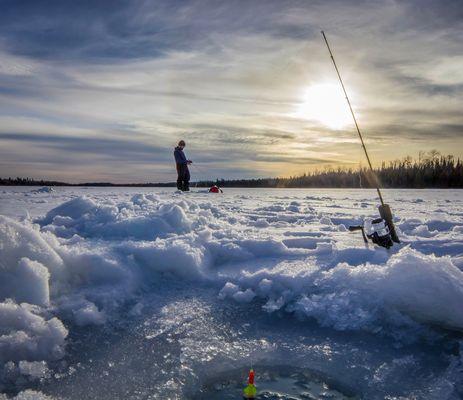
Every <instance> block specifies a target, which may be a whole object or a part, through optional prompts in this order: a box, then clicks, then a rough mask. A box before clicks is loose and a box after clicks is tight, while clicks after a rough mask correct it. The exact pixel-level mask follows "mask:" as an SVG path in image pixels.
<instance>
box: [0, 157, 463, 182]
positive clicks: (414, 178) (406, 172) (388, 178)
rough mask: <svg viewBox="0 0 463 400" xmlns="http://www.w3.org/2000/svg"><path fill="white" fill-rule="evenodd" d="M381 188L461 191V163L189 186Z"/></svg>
mask: <svg viewBox="0 0 463 400" xmlns="http://www.w3.org/2000/svg"><path fill="white" fill-rule="evenodd" d="M376 179H377V180H378V181H379V183H380V185H381V187H385V188H463V163H462V161H461V160H460V159H459V158H458V159H456V158H455V157H454V156H451V155H441V154H440V153H439V152H437V151H436V150H432V151H430V152H427V153H425V152H420V155H419V158H418V159H413V158H412V157H405V158H404V159H402V160H396V161H391V162H388V163H383V164H382V165H381V167H378V168H376V169H375V171H374V174H372V173H371V172H370V171H369V170H368V169H367V168H360V169H349V168H341V167H339V168H325V169H324V170H319V171H313V172H310V173H306V174H303V175H300V176H292V177H289V178H259V179H235V180H226V179H218V180H216V181H202V182H197V183H193V184H192V186H197V187H209V186H211V185H213V184H216V185H217V186H219V187H261V188H264V187H266V188H372V187H374V186H375V180H376ZM0 185H20V186H131V187H171V186H175V182H168V183H133V184H112V183H106V182H93V183H80V184H68V183H64V182H56V181H47V180H40V181H37V180H33V179H30V178H15V179H13V178H7V179H2V178H0Z"/></svg>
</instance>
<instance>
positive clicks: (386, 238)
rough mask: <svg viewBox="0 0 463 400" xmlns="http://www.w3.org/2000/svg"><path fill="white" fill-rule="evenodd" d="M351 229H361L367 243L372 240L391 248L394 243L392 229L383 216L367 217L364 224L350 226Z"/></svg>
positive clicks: (352, 230) (353, 230)
mask: <svg viewBox="0 0 463 400" xmlns="http://www.w3.org/2000/svg"><path fill="white" fill-rule="evenodd" d="M349 231H351V232H355V231H361V232H362V236H363V240H364V242H365V243H368V240H371V241H372V242H373V243H374V244H376V245H378V246H381V247H385V248H386V249H389V248H390V247H392V245H393V244H394V241H393V239H392V235H391V231H390V230H389V227H388V225H387V223H386V221H385V220H384V219H382V218H376V219H374V220H369V219H367V220H365V222H364V223H363V225H354V226H349Z"/></svg>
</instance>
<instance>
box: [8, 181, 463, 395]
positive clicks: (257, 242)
mask: <svg viewBox="0 0 463 400" xmlns="http://www.w3.org/2000/svg"><path fill="white" fill-rule="evenodd" d="M462 194H463V191H461V190H420V191H413V190H386V191H385V193H384V197H385V198H386V199H387V201H388V202H389V204H390V205H391V208H392V209H393V211H394V213H395V218H396V226H397V228H398V232H399V235H400V237H401V239H402V241H403V243H402V244H401V245H398V246H394V248H392V249H390V250H385V249H383V248H376V247H374V246H372V245H369V246H366V245H365V244H364V243H363V240H362V237H361V235H360V234H356V233H349V232H347V229H346V228H347V226H348V225H349V224H358V223H359V222H360V221H361V220H363V218H371V217H375V216H376V208H375V204H376V199H375V193H374V191H372V190H334V189H333V190H327V189H324V190H315V189H313V190H312V189H311V190H302V189H295V190H283V189H272V190H270V189H269V190H258V189H227V190H225V193H224V194H209V193H205V191H202V190H199V189H198V190H196V191H195V190H193V191H192V192H190V193H177V192H174V191H173V190H171V189H148V188H130V189H128V188H55V190H53V191H43V190H39V191H37V190H36V189H34V188H30V187H11V188H8V187H3V188H0V202H1V203H0V391H3V392H4V393H5V394H6V395H8V396H17V398H18V399H19V398H21V399H22V398H24V399H26V398H27V399H29V398H31V399H32V398H44V399H46V398H50V397H52V398H63V399H85V398H88V399H91V398H98V399H114V398H138V399H147V398H152V399H158V398H162V399H184V398H185V399H186V398H200V397H197V396H198V393H199V392H200V391H201V390H202V389H201V388H202V387H203V386H204V385H205V384H206V383H207V382H211V381H212V382H214V380H215V379H219V377H222V378H221V379H223V376H226V375H227V373H230V374H233V373H235V372H236V371H240V370H242V371H243V373H244V374H245V373H246V369H248V368H249V366H250V365H254V366H256V380H257V383H258V382H259V368H258V366H259V365H261V366H262V370H266V371H267V370H268V371H276V370H278V369H281V368H282V366H285V365H286V366H287V367H288V368H289V367H291V368H299V369H300V371H312V372H316V373H317V374H322V375H323V376H324V377H326V379H327V382H328V381H329V382H335V384H336V385H339V386H340V387H345V388H348V392H349V393H351V394H352V393H354V394H355V395H356V396H358V397H359V398H365V399H385V398H388V399H414V398H417V399H418V398H419V399H458V398H460V397H461V396H463V375H462V374H463V351H462V352H460V346H463V341H462V340H461V332H462V331H463V307H462V304H463V272H462V270H463V211H462V205H463V196H462ZM264 366H265V368H264ZM272 368H273V369H272ZM233 371H234V372H233ZM298 371H299V370H298ZM312 372H310V373H312ZM298 373H299V372H298ZM300 373H301V374H303V373H304V374H305V373H306V372H300ZM230 376H231V375H230ZM336 385H335V386H336ZM1 396H2V395H0V398H1Z"/></svg>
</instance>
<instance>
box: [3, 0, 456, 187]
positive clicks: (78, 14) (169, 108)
mask: <svg viewBox="0 0 463 400" xmlns="http://www.w3.org/2000/svg"><path fill="white" fill-rule="evenodd" d="M0 6H1V9H2V12H1V13H0V176H29V177H34V178H42V177H44V178H49V179H60V180H66V181H71V182H81V181H112V182H147V181H151V182H156V181H172V180H174V178H175V171H174V168H173V167H174V166H173V157H172V149H173V147H174V145H175V143H176V142H177V141H178V140H179V139H185V140H186V141H187V149H186V150H187V154H188V155H189V157H190V158H192V159H193V160H194V161H196V162H197V165H198V167H199V168H197V169H195V168H192V173H193V176H194V178H195V177H196V178H199V179H205V178H208V179H215V178H217V177H228V178H237V177H258V176H285V175H286V176H287V175H292V174H296V173H301V172H305V171H307V170H311V169H316V168H323V167H325V166H327V165H347V166H352V167H357V166H358V165H359V162H362V163H364V159H363V156H362V153H361V148H360V146H359V143H358V140H357V137H356V134H355V132H354V130H353V126H352V124H351V123H350V122H346V121H345V120H343V118H342V116H343V113H345V112H346V110H345V108H343V104H342V103H341V105H340V104H339V98H337V97H336V94H334V93H333V92H332V91H333V90H335V91H336V89H337V86H335V85H337V81H336V76H335V74H334V70H333V67H332V65H331V64H330V59H329V57H328V54H327V50H326V48H325V47H324V43H323V41H322V38H321V35H320V30H321V29H324V30H325V31H326V32H327V35H328V38H329V40H330V42H331V45H332V47H333V49H334V51H335V55H336V58H337V61H338V64H339V66H340V68H341V72H342V74H343V76H344V79H345V81H346V86H347V88H348V91H349V92H350V94H351V97H352V102H353V104H354V108H355V110H356V113H357V114H358V119H359V122H360V125H361V127H362V129H363V131H364V134H365V137H366V138H367V143H368V146H369V148H370V151H371V153H372V154H371V155H372V158H373V160H374V161H376V162H377V163H379V162H380V161H382V160H391V159H395V158H398V157H403V156H405V155H407V154H410V155H417V154H418V151H420V150H430V149H438V150H440V151H441V152H443V153H452V154H454V155H456V156H462V154H463V115H462V113H461V105H462V104H463V90H462V89H463V44H462V43H463V3H462V2H461V1H427V0H420V1H418V0H415V1H389V0H385V1H285V0H280V1H257V0H247V1H148V0H145V1H138V0H132V1H121V0H108V1H67V0H58V1H41V0H34V1H26V0H23V1H17V0H13V1H5V0H0Z"/></svg>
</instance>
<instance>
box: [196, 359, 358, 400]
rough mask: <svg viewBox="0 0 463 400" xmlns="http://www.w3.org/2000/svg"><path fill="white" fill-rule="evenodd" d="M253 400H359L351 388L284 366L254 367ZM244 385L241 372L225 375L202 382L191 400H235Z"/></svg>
mask: <svg viewBox="0 0 463 400" xmlns="http://www.w3.org/2000/svg"><path fill="white" fill-rule="evenodd" d="M255 369H256V371H258V374H257V375H256V379H257V381H256V387H257V389H258V394H257V397H256V399H257V400H316V399H320V400H325V399H326V400H327V399H330V400H347V399H359V398H360V397H359V396H357V395H356V394H355V391H354V390H353V389H352V388H349V387H347V386H346V385H344V384H343V383H341V382H337V381H336V380H334V379H332V378H330V377H328V376H324V375H323V374H321V373H319V372H316V371H312V370H310V369H303V368H295V367H288V366H275V365H272V366H265V365H257V366H255ZM244 382H246V371H244V370H243V369H239V370H234V371H227V372H225V373H223V374H221V375H219V376H215V377H214V379H211V380H209V381H208V382H205V383H204V385H203V387H202V388H201V389H200V391H199V392H198V394H196V395H195V396H193V397H192V400H205V399H207V400H236V399H240V398H242V397H243V396H242V393H243V387H244V386H245V384H244Z"/></svg>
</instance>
